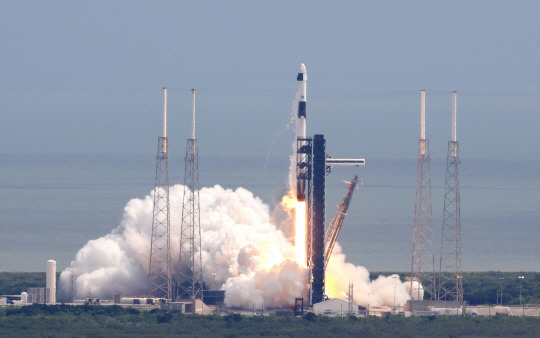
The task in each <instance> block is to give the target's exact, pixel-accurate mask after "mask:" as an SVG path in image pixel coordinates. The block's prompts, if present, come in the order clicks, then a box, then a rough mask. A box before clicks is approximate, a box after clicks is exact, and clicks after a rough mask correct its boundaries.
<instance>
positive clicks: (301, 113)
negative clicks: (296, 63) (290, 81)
mask: <svg viewBox="0 0 540 338" xmlns="http://www.w3.org/2000/svg"><path fill="white" fill-rule="evenodd" d="M296 80H297V81H298V93H299V96H300V97H299V98H298V120H297V122H296V138H306V84H307V73H306V66H304V64H303V63H301V64H300V70H298V76H297V77H296Z"/></svg>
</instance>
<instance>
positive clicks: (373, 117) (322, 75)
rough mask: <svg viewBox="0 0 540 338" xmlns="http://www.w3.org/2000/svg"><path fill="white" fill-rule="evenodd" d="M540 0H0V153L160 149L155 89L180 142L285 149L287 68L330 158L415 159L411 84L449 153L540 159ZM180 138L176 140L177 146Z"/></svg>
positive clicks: (228, 149)
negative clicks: (453, 148) (454, 124)
mask: <svg viewBox="0 0 540 338" xmlns="http://www.w3.org/2000/svg"><path fill="white" fill-rule="evenodd" d="M539 17H540V2H538V1H531V2H526V1H519V2H517V1H444V2H443V1H369V2H368V1H338V2H333V1H325V2H322V1H266V2H263V1H7V0H0V50H1V52H0V117H1V122H0V146H1V148H0V152H2V153H8V154H11V153H27V154H48V153H66V154H72V153H111V154H115V153H152V154H153V153H155V151H156V143H157V137H158V136H159V135H160V133H161V123H162V121H161V110H162V89H161V88H162V87H164V86H166V87H169V88H170V89H169V135H168V136H169V140H170V141H169V142H170V144H171V151H172V152H177V153H183V152H184V149H185V148H184V147H185V139H186V138H188V137H189V120H188V119H189V114H190V91H189V90H190V89H191V88H197V89H198V90H199V91H198V94H197V138H198V139H199V149H200V152H201V154H222V155H226V156H237V155H241V154H250V155H253V154H257V153H261V154H264V155H272V156H283V155H289V154H290V152H291V151H290V147H291V141H292V139H293V136H292V135H293V132H292V131H290V130H289V131H287V130H286V125H287V124H288V122H289V120H290V112H291V110H292V101H293V99H294V94H295V92H296V87H297V84H296V73H297V71H298V67H299V64H300V63H301V62H303V63H305V65H306V68H307V72H308V78H309V80H308V121H307V124H308V134H310V135H313V134H315V133H322V134H325V136H326V138H327V140H328V141H327V150H328V151H329V152H330V153H332V154H334V155H335V156H340V155H346V156H356V155H358V156H363V157H364V156H365V157H366V158H369V157H406V158H415V157H416V153H417V140H418V138H419V135H420V130H419V129H420V127H419V116H420V93H419V91H420V89H422V88H425V89H426V111H427V112H426V115H427V122H426V125H427V131H426V134H427V138H429V139H430V142H431V153H432V156H433V157H440V158H444V157H445V156H446V145H447V142H448V140H449V137H450V112H451V94H450V92H451V91H453V90H457V91H458V132H457V135H458V140H459V141H460V150H461V156H462V158H472V157H480V158H509V159H512V158H536V157H537V156H538V154H539V151H538V148H539V146H540V136H539V135H540V133H539V132H538V131H539V130H540V80H539V79H540V67H539V60H540V26H539V23H538V18H539ZM175 145H176V146H175Z"/></svg>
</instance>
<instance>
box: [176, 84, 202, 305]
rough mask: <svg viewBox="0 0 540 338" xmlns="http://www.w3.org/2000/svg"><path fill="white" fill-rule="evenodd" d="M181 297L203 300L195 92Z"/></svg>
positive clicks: (187, 162) (186, 184) (182, 243)
mask: <svg viewBox="0 0 540 338" xmlns="http://www.w3.org/2000/svg"><path fill="white" fill-rule="evenodd" d="M180 231H181V233H180V257H179V263H180V272H179V278H178V287H179V288H178V297H180V298H189V299H203V275H202V257H201V220H200V203H199V157H198V152H197V139H196V138H195V89H192V90H191V138H190V139H188V140H187V145H186V158H185V172H184V199H183V206H182V226H181V230H180Z"/></svg>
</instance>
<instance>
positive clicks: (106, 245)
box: [59, 185, 307, 308]
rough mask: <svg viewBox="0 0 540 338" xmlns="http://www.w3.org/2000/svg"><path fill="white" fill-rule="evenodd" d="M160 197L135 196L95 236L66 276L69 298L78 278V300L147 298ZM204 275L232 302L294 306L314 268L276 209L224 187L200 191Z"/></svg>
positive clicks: (173, 196) (174, 225) (177, 197)
mask: <svg viewBox="0 0 540 338" xmlns="http://www.w3.org/2000/svg"><path fill="white" fill-rule="evenodd" d="M183 189H184V187H183V186H182V185H175V186H173V187H171V188H170V205H171V257H172V261H173V262H174V261H175V258H176V259H177V257H178V253H179V248H178V247H179V242H180V211H179V209H181V207H180V206H181V203H182V196H183ZM152 208H153V194H151V195H149V196H146V197H145V198H144V199H137V198H136V199H132V200H130V201H129V202H128V203H127V205H126V207H125V209H124V216H123V218H122V221H121V223H120V226H118V227H117V228H116V229H114V230H113V231H112V232H111V233H110V234H108V235H105V236H103V237H101V238H98V239H95V240H91V241H89V242H88V243H87V244H86V245H85V246H84V247H83V248H81V249H80V250H79V252H78V253H77V255H76V257H75V260H74V261H72V262H71V265H70V266H69V267H68V268H67V269H65V270H64V271H63V272H62V274H61V276H60V288H59V291H60V293H61V294H63V295H67V294H68V292H69V288H70V278H71V275H72V274H73V275H74V276H76V283H75V284H76V296H77V297H78V298H86V297H98V298H112V295H114V294H115V293H120V294H122V295H130V296H135V295H144V294H145V293H146V288H147V274H148V263H149V255H150V232H151V227H152V217H153V216H152V215H153V213H152ZM200 208H201V209H200V210H201V242H202V243H201V254H202V260H203V278H204V281H205V283H206V284H207V285H208V286H209V287H210V288H212V289H225V290H226V292H225V303H226V305H227V306H231V307H244V308H251V307H252V305H253V304H265V306H267V307H276V306H282V305H292V304H293V303H294V298H295V297H302V296H304V295H305V290H306V285H307V272H306V269H304V268H302V267H299V266H298V265H297V264H296V263H295V262H294V261H293V259H292V258H293V257H294V247H293V246H292V244H291V243H290V242H289V241H288V240H287V239H286V238H285V236H283V234H282V232H281V231H279V230H277V229H276V227H275V226H274V225H273V224H272V223H271V221H270V210H269V207H268V205H266V204H264V203H263V202H262V201H261V200H260V199H259V198H256V197H254V196H253V194H252V193H251V192H249V191H248V190H246V189H243V188H238V189H236V190H234V191H233V190H231V189H224V188H222V187H221V186H219V185H216V186H214V187H212V188H203V189H201V190H200Z"/></svg>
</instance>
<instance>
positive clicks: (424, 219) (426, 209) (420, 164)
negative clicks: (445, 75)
mask: <svg viewBox="0 0 540 338" xmlns="http://www.w3.org/2000/svg"><path fill="white" fill-rule="evenodd" d="M420 135H421V137H420V139H419V140H418V161H417V167H416V194H415V205H414V228H413V245H412V264H411V281H410V283H411V285H410V289H409V290H410V293H411V298H413V299H417V300H418V299H419V298H420V289H419V288H418V294H417V295H414V294H413V287H412V283H413V281H414V280H417V281H418V282H420V283H422V286H423V290H424V296H425V298H426V299H430V300H435V299H436V289H435V255H434V251H435V250H434V242H433V217H432V212H431V174H430V156H429V140H427V139H426V138H425V92H424V91H422V117H421V134H420ZM426 296H427V297H426Z"/></svg>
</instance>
